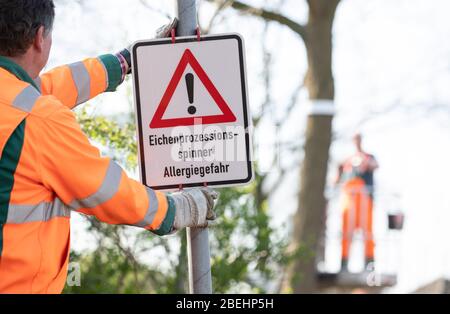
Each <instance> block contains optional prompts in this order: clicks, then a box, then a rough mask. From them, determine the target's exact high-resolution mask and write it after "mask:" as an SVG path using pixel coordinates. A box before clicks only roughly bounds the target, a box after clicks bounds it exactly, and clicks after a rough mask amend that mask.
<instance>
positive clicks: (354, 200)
mask: <svg viewBox="0 0 450 314" xmlns="http://www.w3.org/2000/svg"><path fill="white" fill-rule="evenodd" d="M342 209H343V212H342V260H348V258H349V253H350V246H351V243H352V237H353V233H354V232H355V231H356V230H358V229H360V230H362V231H363V234H364V247H365V257H366V260H373V258H374V255H375V254H374V253H375V242H374V239H373V232H372V219H373V218H372V210H373V199H372V196H371V195H370V194H369V192H368V191H367V187H366V185H365V183H364V181H363V180H362V179H359V178H355V179H352V180H350V181H348V182H347V183H345V185H344V187H343V204H342Z"/></svg>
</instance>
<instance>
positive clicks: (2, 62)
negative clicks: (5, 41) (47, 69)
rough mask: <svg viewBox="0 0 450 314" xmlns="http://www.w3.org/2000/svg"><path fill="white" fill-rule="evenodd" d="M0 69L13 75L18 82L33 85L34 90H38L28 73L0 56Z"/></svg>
mask: <svg viewBox="0 0 450 314" xmlns="http://www.w3.org/2000/svg"><path fill="white" fill-rule="evenodd" d="M0 68H4V69H5V70H7V71H8V72H10V73H12V74H14V75H15V76H16V77H17V78H18V79H19V80H21V81H24V82H27V83H29V84H31V85H33V87H34V88H36V89H37V90H39V88H38V86H37V85H36V82H35V81H33V79H32V78H31V77H30V76H29V75H28V73H27V72H26V71H25V70H24V69H23V68H22V67H21V66H20V65H18V64H17V63H15V62H14V61H12V60H10V59H8V58H5V57H2V56H0Z"/></svg>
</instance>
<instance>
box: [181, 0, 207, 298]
mask: <svg viewBox="0 0 450 314" xmlns="http://www.w3.org/2000/svg"><path fill="white" fill-rule="evenodd" d="M177 15H178V20H179V21H178V27H177V35H178V36H191V35H194V34H195V31H196V29H197V4H196V0H177ZM186 232H187V250H188V252H187V253H188V265H189V292H190V293H192V294H211V293H212V282H211V264H210V256H211V255H210V253H209V236H208V228H188V229H187V230H186Z"/></svg>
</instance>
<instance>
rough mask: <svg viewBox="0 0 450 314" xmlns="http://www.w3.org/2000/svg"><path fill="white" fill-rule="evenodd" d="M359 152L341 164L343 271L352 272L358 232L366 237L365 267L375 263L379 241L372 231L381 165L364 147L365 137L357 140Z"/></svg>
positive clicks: (357, 135) (356, 136)
mask: <svg viewBox="0 0 450 314" xmlns="http://www.w3.org/2000/svg"><path fill="white" fill-rule="evenodd" d="M353 141H354V144H355V148H356V152H355V154H353V155H352V156H350V157H349V158H348V159H347V160H346V161H345V162H344V163H342V164H341V165H339V171H338V176H337V180H336V183H338V182H341V181H342V182H343V184H342V191H341V192H342V204H341V206H342V260H341V270H343V271H348V259H349V253H350V246H351V243H352V237H353V233H354V231H356V230H358V229H360V230H362V231H363V235H364V247H365V268H366V269H368V268H369V267H370V265H371V264H373V263H374V257H375V242H374V239H373V232H372V219H373V213H372V211H373V192H374V180H373V174H374V172H375V170H376V169H377V168H378V163H377V161H376V159H375V157H374V156H373V155H370V154H368V153H366V152H365V151H364V150H363V148H362V136H361V134H356V135H355V136H354V138H353Z"/></svg>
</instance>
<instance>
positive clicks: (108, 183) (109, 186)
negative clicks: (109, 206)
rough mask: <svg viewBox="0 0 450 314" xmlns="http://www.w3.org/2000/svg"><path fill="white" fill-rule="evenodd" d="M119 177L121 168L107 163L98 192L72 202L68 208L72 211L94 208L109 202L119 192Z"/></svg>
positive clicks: (111, 162) (112, 162)
mask: <svg viewBox="0 0 450 314" xmlns="http://www.w3.org/2000/svg"><path fill="white" fill-rule="evenodd" d="M121 177H122V168H120V166H119V165H117V164H116V163H115V162H114V161H112V160H111V161H110V162H109V167H108V170H107V171H106V176H105V178H104V179H103V182H102V185H101V186H100V188H99V189H98V191H97V192H95V193H94V194H92V195H91V196H88V197H86V198H84V199H79V200H73V201H72V203H70V205H69V207H70V208H72V209H74V210H78V209H81V208H94V207H97V206H99V205H101V204H103V203H105V202H107V201H109V200H110V199H111V198H113V196H114V195H116V193H117V191H118V190H119V185H120V179H121Z"/></svg>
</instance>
